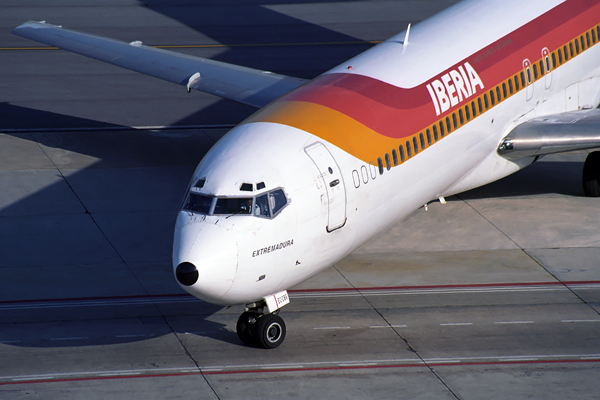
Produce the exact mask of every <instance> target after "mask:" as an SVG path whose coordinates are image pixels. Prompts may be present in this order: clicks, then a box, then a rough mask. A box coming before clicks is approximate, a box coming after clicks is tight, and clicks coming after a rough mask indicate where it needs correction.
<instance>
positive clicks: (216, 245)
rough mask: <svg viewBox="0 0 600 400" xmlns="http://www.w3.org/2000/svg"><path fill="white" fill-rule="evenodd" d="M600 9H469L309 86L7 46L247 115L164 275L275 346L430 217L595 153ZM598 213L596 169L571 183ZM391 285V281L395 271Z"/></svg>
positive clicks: (183, 218)
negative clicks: (120, 71)
mask: <svg viewBox="0 0 600 400" xmlns="http://www.w3.org/2000/svg"><path fill="white" fill-rule="evenodd" d="M599 24H600V1H598V0H594V1H590V0H544V1H526V2H524V1H520V0H519V1H517V0H466V1H463V2H461V3H458V4H456V5H454V6H452V7H450V8H447V9H445V10H444V11H442V12H441V13H439V14H437V15H435V16H433V17H431V18H429V19H427V20H425V21H422V22H420V23H418V24H415V25H414V26H411V25H409V26H408V28H407V29H406V30H405V31H403V32H400V33H399V34H397V35H395V36H393V37H391V38H390V39H388V40H385V41H383V42H382V43H380V44H378V45H376V46H374V47H372V48H370V49H369V50H367V51H365V52H364V53H362V54H359V55H357V56H356V57H354V58H352V59H350V60H348V61H347V62H345V63H343V64H341V65H339V66H337V67H335V68H333V69H331V70H330V71H328V72H325V73H323V74H321V75H319V76H317V77H315V78H314V79H312V80H309V81H307V80H303V79H297V78H293V77H288V76H283V75H280V74H275V73H271V72H267V71H259V70H254V69H250V68H246V67H241V66H235V65H231V64H226V63H222V62H217V61H213V60H208V59H203V58H197V57H191V56H188V55H184V54H178V53H175V52H168V51H165V50H161V49H156V48H153V47H149V46H145V45H143V44H142V43H141V42H140V41H133V42H131V43H125V42H121V41H116V40H112V39H108V38H102V37H99V36H95V35H90V34H86V33H80V32H76V31H73V30H69V29H66V28H63V27H62V26H56V25H51V24H49V23H46V22H43V21H42V22H33V21H30V22H26V23H24V24H22V25H20V26H19V27H17V28H15V30H14V33H15V34H17V35H19V36H23V37H26V38H29V39H32V40H36V41H39V42H42V43H46V44H48V45H51V46H56V47H59V48H62V49H65V50H68V51H72V52H75V53H78V54H82V55H84V56H88V57H92V58H95V59H98V60H101V61H105V62H108V63H111V64H114V65H118V66H121V67H124V68H128V69H131V70H134V71H138V72H141V73H144V74H147V75H151V76H154V77H157V78H161V79H164V80H167V81H170V82H173V83H176V84H179V85H182V86H185V87H186V90H187V91H188V92H189V91H191V90H192V89H194V90H200V91H203V92H207V93H211V94H214V95H216V96H220V97H223V98H226V99H230V100H234V101H237V102H241V103H243V104H248V105H251V106H254V107H256V108H258V109H259V110H258V111H257V112H256V113H255V114H253V115H252V116H250V117H249V118H247V119H246V120H244V121H243V122H241V123H240V124H239V125H237V126H236V127H235V128H233V129H231V130H230V131H229V132H228V133H227V134H226V135H225V136H224V137H223V138H222V139H221V140H220V141H218V143H216V144H215V145H214V146H213V147H212V148H211V150H210V151H209V152H208V153H207V154H206V155H205V156H204V158H203V159H202V161H201V162H200V164H199V165H198V167H197V168H196V170H195V172H194V174H193V176H192V179H191V181H190V184H189V187H188V188H187V190H186V193H185V198H184V201H183V204H182V207H181V210H180V211H179V213H178V216H177V220H176V226H175V238H174V244H173V272H174V275H175V278H176V280H177V282H178V283H179V285H180V286H181V287H182V288H183V289H185V290H186V291H187V292H189V293H190V294H192V295H193V296H196V297H198V298H200V299H203V300H205V301H207V302H211V303H214V304H218V305H224V306H230V305H245V311H244V312H243V313H242V314H241V315H240V317H239V319H238V320H237V323H236V330H237V334H238V336H239V338H240V339H241V341H243V342H244V343H245V344H247V345H253V346H258V347H263V348H268V349H269V348H276V347H278V346H279V345H281V343H282V342H283V341H284V339H285V337H286V326H285V322H284V321H283V319H282V318H281V316H280V315H279V311H280V309H281V308H282V307H283V306H285V305H286V304H288V303H289V301H290V300H289V295H288V292H287V290H288V289H290V288H292V287H293V286H295V285H297V284H299V283H301V282H302V281H304V280H306V279H308V278H310V277H312V276H314V275H315V274H317V273H319V272H320V271H322V270H323V269H325V268H327V267H329V266H331V265H333V264H334V263H336V262H337V261H338V260H340V259H342V258H343V257H344V256H346V255H347V254H349V253H350V252H352V251H353V250H355V249H356V248H358V247H359V246H361V245H362V244H364V243H365V242H367V241H368V240H370V239H372V238H376V237H377V235H379V234H381V233H382V232H384V231H385V230H386V229H388V228H390V227H391V226H392V225H394V224H398V223H401V221H402V219H403V218H405V217H407V216H408V215H410V214H411V213H412V212H414V211H415V210H417V209H419V208H420V207H422V206H424V205H425V206H426V205H427V203H428V202H430V201H435V200H437V199H439V201H440V202H442V203H445V198H446V197H448V196H451V195H454V194H457V193H460V192H464V191H467V190H470V189H473V188H476V187H479V186H482V185H485V184H487V183H490V182H493V181H496V180H498V179H501V178H503V177H505V176H507V175H510V174H512V173H514V172H516V171H518V170H520V169H522V168H525V167H526V166H528V165H531V164H532V163H534V162H535V161H537V160H539V159H540V157H543V156H545V155H548V154H555V153H562V152H569V151H576V150H590V149H594V148H598V147H600V112H599V110H598V109H597V107H598V105H599V103H600V45H599V44H598V43H599V41H600V25H599ZM582 183H583V190H584V193H585V195H587V196H592V197H599V196H600V152H599V151H593V152H590V154H589V155H588V156H587V158H586V160H585V163H584V166H583V177H582ZM398 273H402V271H398Z"/></svg>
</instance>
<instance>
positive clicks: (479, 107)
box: [477, 97, 483, 114]
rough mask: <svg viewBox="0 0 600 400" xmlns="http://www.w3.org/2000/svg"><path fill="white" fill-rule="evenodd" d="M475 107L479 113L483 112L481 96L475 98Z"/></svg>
mask: <svg viewBox="0 0 600 400" xmlns="http://www.w3.org/2000/svg"><path fill="white" fill-rule="evenodd" d="M477 108H478V109H479V114H481V113H482V112H483V106H482V104H481V97H478V98H477Z"/></svg>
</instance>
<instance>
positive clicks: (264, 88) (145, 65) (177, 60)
mask: <svg viewBox="0 0 600 400" xmlns="http://www.w3.org/2000/svg"><path fill="white" fill-rule="evenodd" d="M13 33H14V34H15V35H18V36H22V37H25V38H27V39H31V40H35V41H37V42H41V43H45V44H47V45H50V46H55V47H59V48H61V49H63V50H68V51H71V52H73V53H77V54H81V55H83V56H87V57H90V58H94V59H96V60H100V61H104V62H107V63H109V64H113V65H117V66H119V67H123V68H126V69H130V70H133V71H136V72H140V73H142V74H146V75H150V76H153V77H156V78H160V79H164V80H166V81H169V82H172V83H176V84H178V85H183V86H187V87H188V90H189V89H190V88H193V89H196V90H199V91H202V92H206V93H210V94H213V95H216V96H219V97H223V98H225V99H230V100H234V101H237V102H240V103H243V104H247V105H250V106H253V107H257V108H261V107H263V106H265V105H267V104H268V103H270V102H271V101H273V100H275V99H276V98H278V97H280V96H282V95H284V94H285V93H287V92H289V91H291V90H293V89H295V88H297V87H298V86H300V85H302V84H303V83H304V82H306V81H305V80H304V79H299V78H293V77H289V76H285V75H279V74H274V73H271V72H267V71H260V70H256V69H252V68H247V67H241V66H238V65H233V64H228V63H224V62H220V61H214V60H209V59H206V58H200V57H193V56H189V55H186V54H181V53H176V52H172V51H167V50H162V49H157V48H154V47H149V46H145V45H143V44H141V43H140V42H132V43H126V42H122V41H119V40H114V39H109V38H104V37H101V36H96V35H91V34H87V33H82V32H77V31H74V30H70V29H65V28H63V27H61V26H57V25H51V24H47V23H45V22H35V21H29V22H26V23H24V24H22V25H20V26H18V27H17V28H15V29H14V30H13ZM197 74H199V76H198V75H197Z"/></svg>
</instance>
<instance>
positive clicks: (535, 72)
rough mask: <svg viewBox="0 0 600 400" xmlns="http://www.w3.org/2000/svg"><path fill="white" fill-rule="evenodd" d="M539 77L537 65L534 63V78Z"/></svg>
mask: <svg viewBox="0 0 600 400" xmlns="http://www.w3.org/2000/svg"><path fill="white" fill-rule="evenodd" d="M537 78H538V70H537V65H535V64H533V80H537Z"/></svg>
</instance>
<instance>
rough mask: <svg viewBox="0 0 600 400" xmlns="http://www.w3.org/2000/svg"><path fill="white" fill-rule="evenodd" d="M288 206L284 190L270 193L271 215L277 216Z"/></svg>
mask: <svg viewBox="0 0 600 400" xmlns="http://www.w3.org/2000/svg"><path fill="white" fill-rule="evenodd" d="M286 204H287V199H286V198H285V194H284V193H283V190H281V189H279V190H275V191H272V192H271V193H269V206H270V207H271V215H272V216H275V215H276V214H277V213H278V212H279V211H280V210H281V209H282V208H283V206H285V205H286Z"/></svg>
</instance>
